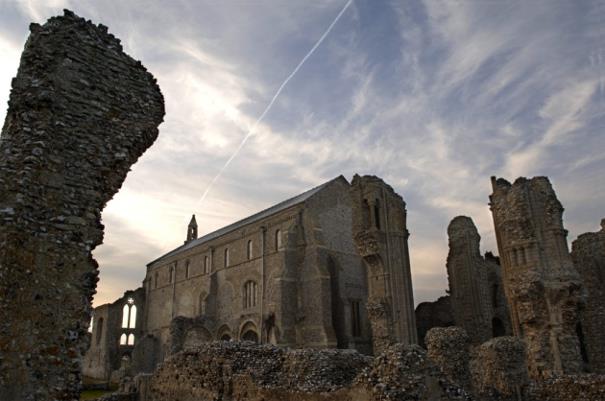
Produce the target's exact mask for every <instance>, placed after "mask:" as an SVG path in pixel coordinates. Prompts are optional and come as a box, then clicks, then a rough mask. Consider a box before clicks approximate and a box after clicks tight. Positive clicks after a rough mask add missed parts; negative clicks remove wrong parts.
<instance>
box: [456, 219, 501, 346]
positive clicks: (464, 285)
mask: <svg viewBox="0 0 605 401" xmlns="http://www.w3.org/2000/svg"><path fill="white" fill-rule="evenodd" d="M447 233H448V237H449V253H448V256H447V274H448V282H449V290H450V298H451V304H452V311H453V314H454V321H455V322H456V325H457V326H459V327H462V328H464V329H465V330H466V332H467V333H468V335H469V337H470V340H471V342H472V343H473V344H480V343H482V342H484V341H487V340H489V339H490V338H492V337H498V336H503V335H505V334H507V333H510V328H509V327H510V324H509V323H508V314H507V310H506V300H505V299H504V292H503V291H502V284H501V280H500V272H499V270H500V266H499V265H498V264H497V263H495V261H494V258H493V257H492V258H489V257H488V258H487V259H486V258H483V256H481V253H480V252H479V241H480V240H481V237H480V236H479V232H478V231H477V228H476V227H475V224H474V223H473V220H472V219H471V218H470V217H466V216H458V217H455V218H454V219H453V220H452V221H451V222H450V224H449V226H448V228H447Z"/></svg>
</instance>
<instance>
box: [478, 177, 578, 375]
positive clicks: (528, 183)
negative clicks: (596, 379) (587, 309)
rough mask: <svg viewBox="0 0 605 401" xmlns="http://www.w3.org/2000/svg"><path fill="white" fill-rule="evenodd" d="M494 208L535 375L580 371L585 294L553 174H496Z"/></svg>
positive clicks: (509, 294)
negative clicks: (513, 176)
mask: <svg viewBox="0 0 605 401" xmlns="http://www.w3.org/2000/svg"><path fill="white" fill-rule="evenodd" d="M492 187H493V193H492V194H491V195H490V207H491V210H492V215H493V218H494V227H495V231H496V239H497V242H498V250H499V254H500V257H501V260H502V267H503V281H504V289H505V293H506V298H507V300H508V305H509V311H510V315H511V323H512V327H513V332H514V334H515V335H516V336H519V337H521V338H523V339H524V341H525V343H526V344H527V363H528V368H529V374H530V377H532V378H534V379H540V378H544V377H550V376H552V375H555V374H572V373H579V372H580V371H581V369H582V358H581V355H580V343H579V341H578V337H577V335H576V324H577V323H578V318H579V311H578V309H579V306H580V305H581V304H582V302H583V298H584V293H583V290H582V284H581V280H580V276H579V274H578V273H577V271H576V270H575V268H574V266H573V262H572V260H571V256H570V254H569V251H568V248H567V240H566V236H567V231H566V230H565V229H564V228H563V206H562V205H561V203H560V202H559V200H558V199H557V196H556V194H555V191H554V190H553V188H552V186H551V184H550V182H549V181H548V178H546V177H534V178H532V179H527V178H524V177H521V178H518V179H517V180H516V181H515V182H514V183H513V184H510V183H509V182H508V181H506V180H504V179H502V178H500V179H496V178H495V177H492Z"/></svg>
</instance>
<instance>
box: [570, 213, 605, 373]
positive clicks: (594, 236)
mask: <svg viewBox="0 0 605 401" xmlns="http://www.w3.org/2000/svg"><path fill="white" fill-rule="evenodd" d="M571 257H572V259H573V263H574V266H575V267H576V269H577V270H578V272H579V273H580V276H581V277H582V283H583V284H584V288H586V292H587V298H586V305H585V307H584V308H583V310H582V311H581V312H580V324H579V325H578V326H577V330H576V331H577V333H578V335H579V337H581V338H580V341H581V342H582V344H581V345H582V351H583V357H584V359H585V360H586V362H587V364H588V367H589V369H590V371H591V372H594V373H601V374H605V335H604V333H605V287H604V286H603V282H604V281H605V219H603V220H601V231H598V232H596V233H585V234H582V235H580V236H579V237H578V239H576V240H575V241H574V242H573V243H572V245H571Z"/></svg>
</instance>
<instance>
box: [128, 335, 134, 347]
mask: <svg viewBox="0 0 605 401" xmlns="http://www.w3.org/2000/svg"><path fill="white" fill-rule="evenodd" d="M128 345H134V334H132V333H131V334H129V335H128Z"/></svg>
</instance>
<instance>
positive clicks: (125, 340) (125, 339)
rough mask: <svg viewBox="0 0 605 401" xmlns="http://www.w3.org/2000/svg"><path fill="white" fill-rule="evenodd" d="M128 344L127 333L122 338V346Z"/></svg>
mask: <svg viewBox="0 0 605 401" xmlns="http://www.w3.org/2000/svg"><path fill="white" fill-rule="evenodd" d="M126 342H127V337H126V333H124V334H122V335H121V336H120V345H126Z"/></svg>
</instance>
